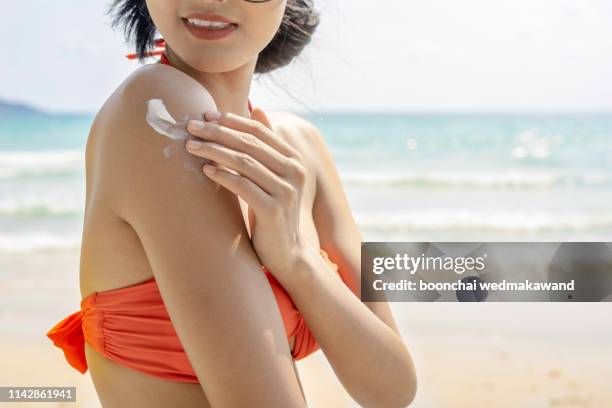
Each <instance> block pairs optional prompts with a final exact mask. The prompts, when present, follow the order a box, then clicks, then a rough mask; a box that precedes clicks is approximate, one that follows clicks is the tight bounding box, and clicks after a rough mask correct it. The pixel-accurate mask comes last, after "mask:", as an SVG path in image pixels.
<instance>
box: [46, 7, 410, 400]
mask: <svg viewBox="0 0 612 408" xmlns="http://www.w3.org/2000/svg"><path fill="white" fill-rule="evenodd" d="M111 10H112V11H114V12H115V22H116V23H117V24H124V27H125V31H126V33H127V34H128V39H132V38H133V39H135V42H136V48H137V51H138V53H137V56H139V57H140V58H141V59H142V58H144V57H145V56H146V55H151V53H147V52H148V50H149V48H150V47H151V45H152V44H153V40H154V35H155V34H156V33H157V32H159V33H160V34H161V35H162V36H163V38H164V39H165V42H166V43H165V45H166V47H165V50H163V55H162V59H161V60H160V61H159V62H161V63H153V64H146V65H144V66H142V67H140V68H139V69H137V70H136V71H135V72H134V73H132V74H131V75H130V76H129V77H128V78H127V79H126V80H125V81H124V82H123V83H122V84H121V85H120V86H119V87H118V89H117V90H116V91H115V92H114V93H113V94H112V95H111V96H110V97H109V99H108V100H107V101H106V103H105V104H104V106H103V107H102V108H101V109H100V111H99V112H98V114H97V115H96V117H95V120H94V122H93V124H92V128H91V132H90V135H89V138H88V142H87V148H86V185H87V190H86V191H87V193H86V209H85V219H84V230H83V240H82V249H81V267H80V272H81V274H80V282H81V293H82V295H83V301H82V303H81V310H80V311H79V312H77V313H75V314H73V315H71V316H68V317H67V318H66V319H64V320H63V321H62V322H60V323H58V324H57V325H56V326H55V327H54V328H53V329H51V330H50V331H49V333H48V335H49V337H50V338H51V339H52V340H53V341H54V342H55V344H56V345H58V346H59V347H62V348H63V350H64V352H65V354H66V357H67V358H68V360H69V362H70V363H71V364H72V365H73V366H74V367H75V368H77V369H79V370H80V371H81V372H85V371H86V370H87V369H90V370H91V376H92V380H93V382H94V384H95V387H96V390H97V393H98V395H99V397H100V400H101V402H102V404H103V406H105V407H115V406H117V407H123V406H147V407H158V406H159V407H168V406H185V407H188V406H193V407H196V406H197V407H203V406H213V407H226V406H227V407H243V406H253V407H302V406H304V405H305V400H304V396H303V394H302V393H301V390H300V384H299V380H298V377H297V374H296V371H295V366H294V364H293V360H294V359H299V358H303V357H305V356H306V355H308V354H310V353H312V352H313V351H314V350H316V349H318V348H319V346H320V348H321V349H322V350H323V351H324V353H325V355H326V357H327V358H328V360H329V362H330V363H331V365H332V367H333V368H334V371H335V373H336V374H337V375H338V378H339V379H340V381H341V382H342V384H343V385H344V386H345V388H346V389H347V391H348V392H349V393H350V394H351V396H352V397H353V398H354V399H355V400H356V401H357V402H358V403H360V404H361V405H363V406H368V407H369V406H381V407H398V406H406V405H408V404H409V403H410V402H411V401H412V399H413V397H414V394H415V392H416V381H415V373H414V368H413V364H412V360H411V357H410V354H409V352H408V350H407V348H406V346H405V345H404V343H403V341H402V339H401V337H400V335H399V331H398V329H397V326H396V324H395V322H394V320H393V317H392V315H391V312H390V309H389V307H388V305H387V304H386V303H371V304H367V305H366V304H364V303H362V302H360V300H359V298H358V296H359V280H360V278H359V272H360V243H361V236H360V232H359V230H358V229H357V226H356V225H355V222H354V220H353V218H352V215H351V212H350V209H349V206H348V202H347V199H346V197H345V195H344V192H343V189H342V186H341V183H340V178H339V176H338V173H337V171H336V169H335V166H334V163H333V161H332V156H331V154H330V151H329V149H328V147H327V146H326V145H325V142H324V140H323V138H322V136H321V134H320V132H319V131H318V130H317V128H316V127H315V126H314V125H312V124H311V123H309V122H307V121H305V120H303V119H301V118H299V117H298V116H295V115H292V114H289V113H282V112H274V113H272V112H268V113H264V112H263V111H262V110H260V109H258V108H255V109H250V107H251V105H250V101H249V99H248V94H249V88H250V84H251V80H252V77H253V74H254V73H264V72H268V71H270V70H272V69H275V68H277V67H280V66H283V65H285V64H287V63H288V62H290V61H291V59H292V58H293V57H295V56H296V55H297V54H299V52H300V51H301V50H302V48H303V47H304V46H305V45H306V44H307V43H308V42H309V39H310V35H311V34H312V32H313V31H314V29H315V27H316V25H317V23H318V19H317V14H316V12H315V11H314V10H313V8H312V5H311V4H310V3H309V1H308V0H269V1H247V0H216V1H213V0H209V1H194V0H172V1H169V0H147V1H146V2H145V1H144V0H117V1H115V2H114V3H113V5H112V8H111ZM157 44H162V43H161V42H159V41H158V42H157ZM154 99H161V100H162V101H163V102H164V103H165V104H166V106H167V109H168V111H169V113H170V115H172V116H173V117H174V118H184V117H187V118H190V119H191V120H190V121H189V122H188V126H187V127H186V129H187V131H188V132H189V139H192V140H194V141H199V142H202V143H201V144H200V145H199V146H195V147H191V143H185V142H184V140H180V139H179V140H175V141H173V142H172V144H173V146H172V147H175V148H176V147H180V148H177V149H174V150H173V151H171V152H170V153H169V154H167V153H168V150H167V147H168V139H167V138H165V137H164V136H162V135H160V134H159V133H157V132H156V130H155V129H154V128H153V127H151V126H149V124H148V123H147V120H146V117H147V106H149V107H150V106H151V104H150V103H149V101H151V100H154ZM149 115H150V112H149ZM162 152H163V153H162ZM204 163H208V164H210V165H212V167H211V168H212V169H213V170H215V171H213V172H207V171H204V170H207V169H208V168H209V167H208V166H204V167H203V166H202V165H203V164H204ZM194 169H195V170H196V172H194ZM204 175H205V176H204ZM328 254H329V257H328V256H327V255H328ZM332 259H333V262H332ZM262 270H263V271H264V272H265V273H262ZM162 299H163V301H162ZM315 339H316V340H315Z"/></svg>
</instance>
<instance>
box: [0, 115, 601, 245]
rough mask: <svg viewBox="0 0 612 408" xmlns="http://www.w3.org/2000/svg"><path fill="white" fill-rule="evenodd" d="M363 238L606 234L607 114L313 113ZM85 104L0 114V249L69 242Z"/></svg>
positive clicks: (77, 231)
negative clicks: (72, 110) (61, 110)
mask: <svg viewBox="0 0 612 408" xmlns="http://www.w3.org/2000/svg"><path fill="white" fill-rule="evenodd" d="M307 118H308V119H310V120H311V121H313V122H314V123H315V124H316V125H317V126H318V127H319V129H320V130H321V132H322V133H323V135H324V136H325V138H326V140H327V142H328V144H329V146H330V149H331V151H332V154H333V157H334V159H335V161H336V165H337V168H338V171H339V172H340V175H341V178H342V180H343V183H344V188H345V191H346V193H347V195H348V196H349V200H350V203H351V207H352V210H353V212H354V215H355V218H356V221H357V222H358V224H359V225H360V227H361V229H362V232H363V235H364V238H365V239H366V240H428V241H434V240H485V239H489V240H539V239H542V240H548V239H550V240H572V239H575V240H602V239H608V240H609V239H610V238H611V237H612V205H611V204H610V203H612V114H573V115H570V114H566V115H552V114H551V115H545V114H531V115H519V114H508V115H501V114H499V115H493V114H486V115H480V114H447V115H442V114H422V115H419V114H410V115H399V114H393V115H380V114H367V113H360V114H320V115H309V116H307ZM92 119H93V116H92V115H80V116H75V115H72V116H71V115H63V116H59V115H57V116H56V115H41V114H33V113H16V114H9V115H6V114H5V115H4V116H2V117H0V251H10V252H15V251H26V252H27V251H38V250H43V249H44V250H63V249H69V248H70V249H74V248H78V245H79V242H80V236H81V223H82V216H83V208H84V202H83V198H84V174H83V165H84V162H83V155H84V152H83V151H84V146H85V142H86V139H87V134H88V132H89V127H90V125H91V121H92Z"/></svg>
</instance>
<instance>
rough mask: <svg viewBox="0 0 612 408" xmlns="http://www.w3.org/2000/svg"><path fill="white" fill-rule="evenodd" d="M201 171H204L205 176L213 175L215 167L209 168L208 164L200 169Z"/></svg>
mask: <svg viewBox="0 0 612 408" xmlns="http://www.w3.org/2000/svg"><path fill="white" fill-rule="evenodd" d="M202 170H204V173H206V174H215V171H217V169H216V168H215V166H211V165H210V164H205V165H204V167H202Z"/></svg>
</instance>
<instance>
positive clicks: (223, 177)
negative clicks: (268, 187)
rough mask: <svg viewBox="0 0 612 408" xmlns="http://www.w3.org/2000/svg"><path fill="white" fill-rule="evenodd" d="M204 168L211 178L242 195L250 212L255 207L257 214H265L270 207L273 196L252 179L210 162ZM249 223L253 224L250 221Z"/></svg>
mask: <svg viewBox="0 0 612 408" xmlns="http://www.w3.org/2000/svg"><path fill="white" fill-rule="evenodd" d="M209 169H211V170H212V172H209V171H207V170H209ZM202 170H203V172H204V174H206V175H207V176H208V177H210V179H211V180H213V181H214V182H216V183H218V184H220V185H222V186H223V187H225V188H227V189H228V190H229V191H231V192H232V193H234V194H236V195H238V196H240V197H242V199H243V200H244V201H246V202H247V204H248V205H249V212H250V211H251V209H253V211H254V213H255V214H256V216H261V215H265V211H266V210H265V209H266V208H269V206H270V203H271V201H272V200H273V198H272V197H271V196H270V195H268V194H267V193H266V192H265V191H263V190H262V189H261V188H259V186H257V185H256V184H255V183H253V182H252V181H251V180H249V179H248V178H246V177H243V176H241V175H239V174H234V173H231V172H229V171H227V170H225V169H221V168H218V167H216V166H211V165H210V164H206V165H204V166H203V167H202ZM249 225H251V224H250V221H249ZM251 231H252V228H251Z"/></svg>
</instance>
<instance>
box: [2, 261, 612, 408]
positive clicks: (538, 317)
mask: <svg viewBox="0 0 612 408" xmlns="http://www.w3.org/2000/svg"><path fill="white" fill-rule="evenodd" d="M0 265H1V266H2V270H3V271H6V270H9V269H5V268H6V267H7V266H8V265H13V266H12V268H13V269H12V270H13V271H19V274H17V275H11V276H12V278H11V279H9V280H4V281H3V282H2V284H1V287H0V290H2V293H3V294H4V296H3V297H2V298H0V310H1V311H2V313H1V314H0V324H2V327H3V330H2V337H1V340H0V350H1V351H0V358H1V359H2V362H3V363H2V368H3V369H2V370H0V384H2V385H3V386H76V387H77V403H76V405H75V404H74V403H65V404H64V405H60V404H55V405H54V404H52V403H46V405H45V406H49V407H51V406H58V407H60V406H78V407H87V408H90V407H99V406H100V404H99V402H98V401H97V396H96V393H95V389H94V387H93V384H92V382H91V380H90V377H89V373H86V374H85V375H82V374H81V373H79V372H78V371H76V370H74V369H73V368H72V367H71V366H69V365H68V364H67V362H66V361H65V359H64V356H63V354H62V352H61V350H60V349H58V348H56V347H55V346H53V345H52V343H51V342H50V341H49V340H48V339H47V338H46V337H45V332H46V330H47V329H48V328H50V327H51V326H52V325H53V324H54V323H55V322H56V321H58V320H59V319H60V318H62V317H63V316H65V315H66V314H68V313H71V312H72V311H75V310H77V309H76V308H77V307H78V300H79V299H80V295H79V293H78V279H77V277H78V253H77V252H75V251H64V252H53V253H46V254H45V253H38V254H35V255H30V256H18V255H14V256H13V255H11V256H8V255H4V256H2V257H0ZM43 271H44V272H45V273H42V272H43ZM36 277H38V279H35V278H36ZM392 309H393V311H394V315H395V318H396V320H397V322H398V325H399V326H400V327H401V330H402V335H403V337H404V339H405V341H406V343H407V344H408V346H409V347H410V350H411V353H412V355H413V358H414V361H415V364H416V367H417V372H418V381H419V385H418V393H417V398H416V400H415V402H414V404H413V406H414V407H416V408H447V407H448V408H460V407H466V408H467V407H470V408H479V407H483V408H485V407H500V408H504V407H519V406H520V407H528V408H531V407H533V408H539V407H589V408H598V407H601V408H604V407H609V406H612V389H610V387H609V379H610V378H612V365H611V364H610V360H611V358H612V322H610V320H609V319H606V316H609V315H610V312H611V310H610V307H609V304H608V303H584V304H569V303H567V304H553V303H496V304H466V303H463V304H458V303H394V304H392ZM297 365H298V370H299V372H300V377H301V379H302V382H303V385H304V389H305V392H306V394H307V398H308V402H309V406H311V407H316V408H318V407H322V408H327V407H330V408H331V407H333V408H336V407H349V408H354V407H358V405H357V404H355V403H354V402H352V400H351V399H350V397H349V396H348V395H347V393H346V392H345V391H344V389H343V388H342V386H341V385H340V383H339V381H338V380H337V378H336V377H335V374H334V373H333V370H332V369H331V367H330V365H329V363H328V362H327V360H326V359H325V357H324V355H323V353H322V352H321V351H319V352H317V353H315V354H313V355H312V356H310V357H308V358H307V359H305V360H302V361H299V362H298V364H297ZM22 405H23V406H30V405H31V404H30V405H28V404H22ZM3 406H4V405H3ZM7 406H20V405H19V404H8V405H7Z"/></svg>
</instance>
